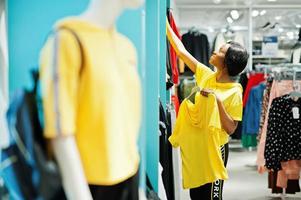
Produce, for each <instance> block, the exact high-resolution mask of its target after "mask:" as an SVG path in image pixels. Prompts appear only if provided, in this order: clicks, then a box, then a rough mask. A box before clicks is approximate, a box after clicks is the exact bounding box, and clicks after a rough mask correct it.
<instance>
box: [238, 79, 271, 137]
mask: <svg viewBox="0 0 301 200" xmlns="http://www.w3.org/2000/svg"><path fill="white" fill-rule="evenodd" d="M264 89H265V84H264V83H261V84H259V85H258V86H255V87H253V88H252V89H251V92H250V95H249V99H248V101H247V105H246V107H245V112H244V116H243V125H242V126H243V128H242V134H244V135H256V134H258V131H259V124H260V114H261V104H262V99H263V92H264Z"/></svg>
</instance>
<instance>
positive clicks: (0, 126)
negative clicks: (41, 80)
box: [0, 10, 9, 149]
mask: <svg viewBox="0 0 301 200" xmlns="http://www.w3.org/2000/svg"><path fill="white" fill-rule="evenodd" d="M1 11H2V10H1ZM2 17H4V13H2V12H0V130H1V131H0V149H1V148H7V147H8V146H9V133H8V130H7V123H6V117H5V115H6V110H7V106H8V65H7V57H6V56H5V51H4V50H5V49H7V48H6V40H7V38H6V25H5V24H2V22H5V20H4V19H3V18H2ZM6 55H7V54H6Z"/></svg>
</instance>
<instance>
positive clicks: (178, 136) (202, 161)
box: [169, 93, 228, 189]
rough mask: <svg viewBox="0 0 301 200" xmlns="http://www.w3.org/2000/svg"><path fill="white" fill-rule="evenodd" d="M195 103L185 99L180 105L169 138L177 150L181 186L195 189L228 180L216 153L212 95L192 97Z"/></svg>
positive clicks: (215, 110) (216, 113)
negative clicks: (218, 180)
mask: <svg viewBox="0 0 301 200" xmlns="http://www.w3.org/2000/svg"><path fill="white" fill-rule="evenodd" d="M195 99H196V100H195V104H193V103H192V102H191V101H189V100H188V99H185V100H184V101H183V102H182V104H181V105H180V110H179V115H178V118H177V121H176V125H175V130H174V132H173V133H172V135H171V137H170V138H169V141H170V143H171V144H172V146H173V147H180V149H181V157H182V167H183V187H184V188H185V189H186V188H195V187H199V186H201V185H204V184H206V183H212V182H214V181H216V180H217V179H222V180H225V179H227V178H228V174H227V171H226V168H225V166H224V163H223V160H222V156H221V152H220V143H221V141H220V131H217V130H220V129H221V122H220V118H219V111H218V107H217V102H216V98H215V96H214V95H209V97H204V96H202V95H201V94H200V93H197V94H196V98H195Z"/></svg>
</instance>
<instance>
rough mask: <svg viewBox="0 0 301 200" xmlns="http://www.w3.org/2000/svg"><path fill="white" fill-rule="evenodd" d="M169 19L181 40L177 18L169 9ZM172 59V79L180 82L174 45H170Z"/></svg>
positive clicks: (175, 82) (174, 81)
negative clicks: (175, 18)
mask: <svg viewBox="0 0 301 200" xmlns="http://www.w3.org/2000/svg"><path fill="white" fill-rule="evenodd" d="M168 19H169V23H170V26H171V28H172V30H173V31H174V33H175V34H176V36H177V37H178V38H179V39H180V40H181V39H182V38H181V34H180V32H179V30H178V28H177V25H176V23H175V20H174V18H173V15H172V12H171V10H168ZM169 50H170V61H171V66H172V74H173V76H172V80H173V83H174V84H176V85H177V84H179V69H178V68H179V67H178V59H177V54H176V52H175V50H174V49H173V47H172V46H170V49H169Z"/></svg>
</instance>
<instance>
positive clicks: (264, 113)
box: [257, 77, 273, 141]
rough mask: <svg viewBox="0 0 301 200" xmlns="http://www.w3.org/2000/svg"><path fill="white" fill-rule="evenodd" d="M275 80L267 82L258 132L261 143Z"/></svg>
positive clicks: (270, 79)
mask: <svg viewBox="0 0 301 200" xmlns="http://www.w3.org/2000/svg"><path fill="white" fill-rule="evenodd" d="M272 83H273V78H272V77H269V78H268V79H267V81H266V87H265V90H264V92H263V100H262V106H261V114H260V124H259V131H258V137H257V138H258V141H260V138H261V133H262V128H263V125H264V120H265V118H266V116H267V112H268V106H269V105H268V104H269V98H270V92H271V88H272Z"/></svg>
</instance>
